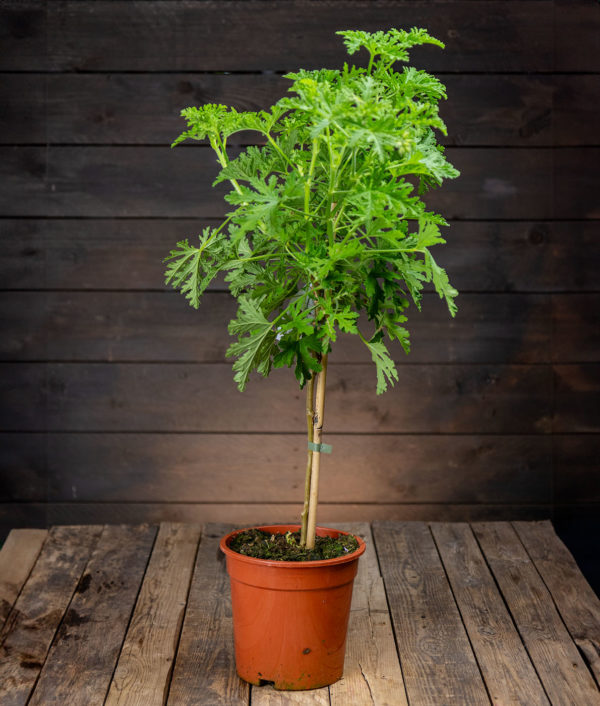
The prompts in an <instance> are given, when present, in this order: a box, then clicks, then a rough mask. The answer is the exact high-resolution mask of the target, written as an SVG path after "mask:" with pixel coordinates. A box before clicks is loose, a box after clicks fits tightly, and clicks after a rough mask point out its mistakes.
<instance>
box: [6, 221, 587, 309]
mask: <svg viewBox="0 0 600 706" xmlns="http://www.w3.org/2000/svg"><path fill="white" fill-rule="evenodd" d="M215 223H217V221H214V220H210V219H208V220H207V219H205V220H194V219H181V220H179V219H178V220H170V219H143V218H141V219H126V220H118V219H117V220H112V219H110V220H93V219H92V220H85V222H83V221H80V220H69V219H67V220H63V219H51V220H45V219H38V218H23V219H16V220H14V219H10V218H5V219H2V220H0V267H1V268H2V272H3V278H2V282H1V283H0V285H1V286H2V288H5V289H17V290H23V289H100V290H101V289H119V290H138V289H154V290H156V289H161V288H163V283H164V264H163V259H164V258H165V257H166V255H167V254H168V253H169V250H170V249H171V248H172V247H173V246H174V244H175V243H176V242H177V241H178V240H183V239H184V238H190V240H191V241H193V239H194V238H195V237H196V236H197V234H198V233H199V232H200V231H201V230H202V228H203V227H205V226H206V225H210V224H213V225H214V224H215ZM447 238H448V239H449V241H450V242H451V246H450V247H447V248H441V249H440V252H439V254H437V259H438V260H439V262H440V263H441V264H443V266H444V267H446V269H447V270H448V272H449V274H450V276H451V279H452V283H453V284H454V285H455V286H456V287H457V288H458V289H459V290H460V291H461V292H464V291H487V292H493V291H499V292H503V291H504V292H512V291H516V292H528V291H529V292H544V291H546V292H560V291H573V292H578V291H581V292H585V291H586V290H595V289H596V288H597V281H596V277H597V272H598V270H600V221H587V222H583V221H580V222H564V223H563V222H547V221H546V222H535V221H524V222H507V223H503V222H501V221H495V222H454V223H452V224H451V228H450V229H449V231H448V234H447ZM573 238H576V239H577V242H578V243H579V247H577V248H574V247H573V246H572V241H573ZM115 250H117V251H118V253H119V256H118V257H115ZM223 286H224V283H223V282H222V281H220V282H219V283H218V284H217V287H218V288H220V289H223ZM460 301H461V300H459V303H460Z"/></svg>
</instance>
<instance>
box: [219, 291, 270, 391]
mask: <svg viewBox="0 0 600 706" xmlns="http://www.w3.org/2000/svg"><path fill="white" fill-rule="evenodd" d="M239 305H240V306H239V309H238V314H237V318H236V319H234V320H233V321H231V322H230V323H229V333H230V334H232V335H237V336H238V341H237V343H232V344H231V345H230V346H229V348H228V350H227V356H228V357H229V356H233V357H237V358H238V360H236V362H235V363H234V364H233V371H234V373H235V375H234V380H235V382H237V384H238V388H239V389H240V390H241V391H243V390H244V389H245V387H246V384H247V382H248V378H249V376H250V373H251V372H252V371H253V370H257V371H258V372H259V373H261V374H262V375H264V376H266V375H268V374H269V372H270V369H271V363H272V355H273V353H274V352H275V351H276V349H277V344H276V338H275V333H274V332H273V324H272V323H271V322H270V321H269V320H268V319H267V318H266V317H265V315H264V314H263V312H262V310H261V308H260V302H258V301H252V300H251V299H250V298H248V297H240V299H239Z"/></svg>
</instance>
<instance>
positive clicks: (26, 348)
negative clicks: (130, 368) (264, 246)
mask: <svg viewBox="0 0 600 706" xmlns="http://www.w3.org/2000/svg"><path fill="white" fill-rule="evenodd" d="M595 303H599V304H600V297H598V296H595V297H593V296H592V297H589V295H585V296H584V295H581V296H578V297H575V298H573V297H571V296H569V295H562V296H559V295H555V296H554V297H553V298H551V297H550V296H545V295H538V294H528V295H524V294H523V295H516V294H506V295H505V294H489V295H488V294H464V295H462V296H461V297H460V302H459V315H458V316H457V317H456V318H454V319H453V318H451V317H450V316H449V314H448V309H447V307H446V305H445V302H443V301H442V300H441V299H440V298H439V297H438V295H437V294H435V293H433V292H431V293H426V294H425V295H424V297H423V303H422V306H423V309H422V311H421V312H419V311H418V310H417V309H416V307H413V308H412V309H411V310H410V311H409V312H408V317H409V321H408V323H407V327H408V329H409V331H410V335H411V352H410V356H406V354H405V353H404V351H403V350H402V348H401V347H400V345H399V344H398V345H394V344H390V346H389V350H390V353H391V354H392V356H393V358H394V360H395V361H396V362H397V363H398V364H400V365H403V364H404V363H406V362H410V363H494V362H498V363H504V362H512V363H548V362H550V359H551V358H553V359H554V360H559V361H561V362H571V361H575V360H577V359H578V358H580V357H582V354H581V353H579V352H578V351H579V350H581V348H583V349H584V350H586V351H587V353H586V355H587V356H588V358H590V359H591V358H592V357H593V356H594V355H596V356H597V355H598V354H600V337H598V343H597V345H594V343H593V341H590V343H589V345H587V346H582V345H579V346H577V343H580V344H581V343H583V341H582V340H581V339H582V338H583V337H585V336H586V331H587V330H588V329H590V330H592V331H593V329H594V327H593V325H592V322H591V321H590V322H588V324H589V326H586V327H581V333H580V334H579V337H571V338H569V339H568V340H570V341H572V342H571V343H569V342H567V341H565V342H563V343H560V344H558V345H557V346H553V345H552V343H553V339H552V336H553V328H552V324H553V314H554V312H555V311H558V312H560V322H557V323H556V338H557V340H558V341H563V340H564V338H566V336H564V335H563V334H568V332H569V330H570V329H573V328H576V329H578V325H579V324H581V318H582V316H588V317H592V316H593V314H586V312H588V311H589V310H590V309H592V308H593V305H594V304H595ZM236 311H237V303H236V302H235V300H234V299H233V297H232V296H230V294H229V293H227V292H222V293H217V292H207V293H206V294H205V295H204V298H203V300H202V305H201V308H200V310H198V311H197V310H195V309H193V308H192V307H190V306H189V304H188V303H187V302H186V301H185V300H184V298H183V297H181V296H180V295H179V293H177V292H164V293H163V292H149V293H123V292H110V293H109V292H102V293H101V292H51V293H46V292H0V321H2V324H3V332H4V335H3V337H2V339H1V341H0V360H13V361H17V360H55V361H61V360H66V361H69V360H94V361H103V360H105V361H115V362H119V361H149V362H150V361H172V362H176V361H178V362H194V363H195V362H201V363H220V362H225V361H226V360H227V357H226V352H227V349H228V347H229V345H231V343H232V341H233V340H234V339H233V338H232V337H231V336H230V335H229V334H228V332H227V324H228V322H229V321H230V320H231V319H233V318H234V317H235V315H236ZM571 312H572V313H571ZM363 323H364V327H363V326H361V329H362V330H363V331H365V330H369V323H368V322H367V320H366V317H365V318H364V321H363ZM598 323H600V320H599V321H598ZM578 330H579V329H578ZM592 335H593V334H592ZM333 351H334V354H335V360H336V361H339V362H343V363H370V362H371V356H370V354H369V351H368V349H367V347H366V346H365V345H364V344H363V343H362V342H361V341H360V339H359V338H358V336H352V335H350V334H340V336H339V337H338V340H337V341H336V343H335V344H334V346H333Z"/></svg>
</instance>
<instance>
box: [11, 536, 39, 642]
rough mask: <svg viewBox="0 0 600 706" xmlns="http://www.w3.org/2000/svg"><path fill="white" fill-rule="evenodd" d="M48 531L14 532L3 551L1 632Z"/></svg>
mask: <svg viewBox="0 0 600 706" xmlns="http://www.w3.org/2000/svg"><path fill="white" fill-rule="evenodd" d="M47 536H48V531H47V530H36V529H14V530H13V531H12V532H11V533H10V534H9V535H8V537H7V538H6V541H5V542H4V544H3V545H2V549H0V630H1V629H2V626H3V625H4V622H5V621H6V619H7V618H8V616H9V614H10V611H11V610H12V607H13V605H14V603H15V601H16V600H17V597H18V595H19V593H20V592H21V589H22V588H23V585H24V583H25V581H27V578H28V577H29V574H30V573H31V570H32V568H33V566H34V564H35V562H36V560H37V558H38V555H39V553H40V551H41V549H42V545H43V544H44V542H45V540H46V537H47Z"/></svg>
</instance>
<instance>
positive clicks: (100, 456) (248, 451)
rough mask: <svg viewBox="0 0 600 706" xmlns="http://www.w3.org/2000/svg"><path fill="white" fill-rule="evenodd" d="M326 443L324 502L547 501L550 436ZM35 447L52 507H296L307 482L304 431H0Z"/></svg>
mask: <svg viewBox="0 0 600 706" xmlns="http://www.w3.org/2000/svg"><path fill="white" fill-rule="evenodd" d="M328 438H329V441H330V442H331V443H332V444H333V455H332V456H331V459H329V458H328V459H326V460H324V461H323V464H324V472H323V477H322V479H321V484H320V492H319V497H320V500H321V501H322V502H326V503H332V502H333V503H345V502H356V501H359V500H360V501H361V502H364V503H394V502H402V503H406V502H408V503H411V502H413V503H417V502H430V503H431V502H434V503H435V502H448V503H477V502H479V503H485V502H487V503H507V504H510V503H519V504H521V503H528V502H544V503H550V502H551V501H552V472H551V459H552V440H551V439H550V437H548V436H528V435H518V436H509V435H507V436H505V435H502V436H496V435H493V436H471V435H459V436H432V435H423V436H422V435H404V434H403V435H398V436H395V435H387V434H386V435H364V434H361V435H358V436H357V435H353V434H330V435H328ZM32 447H34V448H37V449H38V451H39V453H38V455H39V460H38V462H37V463H38V464H39V466H40V468H41V467H42V465H43V464H44V463H45V464H46V466H45V468H47V472H48V482H47V483H46V482H44V487H43V490H44V494H43V495H41V496H40V497H39V500H42V499H49V500H50V501H52V502H69V501H74V500H77V501H82V502H123V501H129V502H204V503H209V502H297V501H298V500H299V499H300V497H301V494H302V488H303V483H304V465H305V455H306V449H305V447H306V441H305V439H304V436H303V435H302V434H281V435H279V434H278V435H272V436H269V437H268V438H267V439H265V437H263V436H261V435H260V434H228V436H227V443H224V441H223V436H222V435H221V434H119V433H116V434H56V435H55V434H52V435H44V434H39V435H38V434H36V435H32V434H14V435H8V434H4V435H1V436H0V448H1V449H2V452H4V451H5V450H7V451H8V453H9V455H10V456H13V457H19V456H21V455H23V456H25V454H26V451H27V449H31V448H32ZM3 460H4V454H3V453H2V454H0V464H1V463H2V461H3ZM15 468H17V467H15ZM365 468H369V479H370V480H369V483H367V484H365V482H364V469H365ZM199 471H201V472H199ZM275 476H277V478H279V481H278V483H277V486H276V488H272V483H270V480H271V479H272V478H273V477H275ZM27 491H28V488H25V489H23V490H21V488H20V486H19V485H18V484H17V482H15V483H14V484H13V485H12V486H11V494H9V495H8V496H7V500H8V499H11V498H12V499H13V500H20V501H23V500H32V499H35V498H31V497H30V496H28V492H27ZM21 495H23V496H24V497H21Z"/></svg>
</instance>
